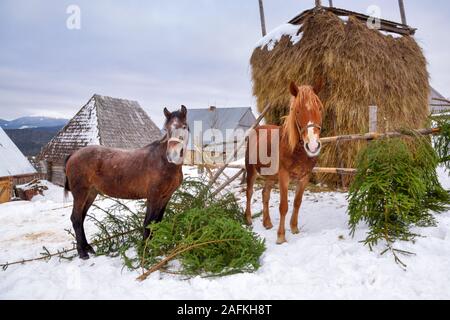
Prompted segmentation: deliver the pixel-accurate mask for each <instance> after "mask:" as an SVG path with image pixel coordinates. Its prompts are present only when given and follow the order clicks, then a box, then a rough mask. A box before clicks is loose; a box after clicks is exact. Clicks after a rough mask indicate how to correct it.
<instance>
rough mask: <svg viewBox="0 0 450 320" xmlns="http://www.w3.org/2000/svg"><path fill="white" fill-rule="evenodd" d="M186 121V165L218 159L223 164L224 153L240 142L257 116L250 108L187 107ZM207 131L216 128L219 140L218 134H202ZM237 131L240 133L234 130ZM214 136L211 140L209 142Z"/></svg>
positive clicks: (229, 151)
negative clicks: (188, 137)
mask: <svg viewBox="0 0 450 320" xmlns="http://www.w3.org/2000/svg"><path fill="white" fill-rule="evenodd" d="M187 120H188V124H189V128H190V131H191V132H190V139H189V143H188V145H187V154H186V156H185V164H189V165H193V164H198V163H196V162H197V161H200V162H202V163H207V164H213V163H215V162H216V160H217V161H220V163H222V162H223V161H224V160H225V158H226V154H230V153H231V152H233V151H234V148H236V147H237V145H238V144H239V143H240V142H241V140H242V139H243V137H244V135H243V133H245V131H247V130H248V129H250V127H251V126H252V125H253V124H254V123H255V121H256V117H255V115H254V114H253V111H252V109H251V108H249V107H244V108H217V107H215V106H211V107H209V108H207V109H189V111H188V115H187ZM197 130H201V132H200V131H199V132H197ZM207 130H218V132H220V135H221V139H222V141H220V142H219V141H218V137H215V136H214V135H212V136H208V135H206V136H205V135H204V133H205V132H206V131H207ZM238 130H240V133H241V134H238V133H237V131H238ZM197 138H199V139H197ZM213 138H214V141H212V139H213ZM199 153H201V155H200V154H199ZM242 156H243V155H242Z"/></svg>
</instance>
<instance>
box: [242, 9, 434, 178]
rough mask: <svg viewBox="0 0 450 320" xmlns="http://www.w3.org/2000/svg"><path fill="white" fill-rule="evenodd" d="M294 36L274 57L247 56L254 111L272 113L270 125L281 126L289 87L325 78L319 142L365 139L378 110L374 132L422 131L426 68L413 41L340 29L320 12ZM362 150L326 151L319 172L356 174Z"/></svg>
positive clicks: (359, 26) (347, 146)
mask: <svg viewBox="0 0 450 320" xmlns="http://www.w3.org/2000/svg"><path fill="white" fill-rule="evenodd" d="M299 32H302V33H303V36H302V39H301V40H300V41H299V42H298V43H296V44H293V43H292V42H291V38H290V36H289V35H284V36H283V37H282V38H281V39H280V41H279V42H278V43H277V44H276V45H275V47H274V48H273V50H271V51H269V50H267V47H266V46H264V47H263V48H261V47H258V48H256V49H255V51H254V52H253V55H252V57H251V61H250V63H251V66H252V78H253V93H254V95H255V96H256V98H257V105H258V109H259V111H262V110H263V108H264V107H265V106H266V105H267V104H270V105H271V106H272V110H271V111H270V112H269V114H268V115H267V117H266V122H267V123H272V124H280V123H281V118H282V117H283V116H285V115H286V114H287V112H288V108H289V102H290V95H289V90H288V88H289V82H290V81H291V80H294V81H296V82H297V84H298V85H302V84H310V85H313V84H314V83H315V82H316V81H318V79H322V80H324V81H325V87H324V89H323V90H322V91H321V93H320V95H319V96H320V98H321V100H322V102H323V104H324V111H325V115H324V123H323V133H322V136H323V137H326V136H335V135H343V134H352V133H365V132H367V131H368V130H369V128H368V127H369V108H368V106H370V105H376V106H378V131H379V132H382V131H387V130H395V129H399V128H419V127H422V126H423V125H425V123H426V119H427V116H428V114H429V111H428V94H429V82H428V72H427V68H426V64H427V63H426V60H425V57H424V55H423V53H422V50H421V48H420V47H419V46H418V44H417V43H416V42H415V40H414V38H413V37H410V36H402V37H393V36H391V35H385V34H382V33H381V32H379V31H377V30H371V29H369V28H368V27H367V26H366V25H365V24H364V23H362V22H360V21H359V20H357V19H356V18H353V17H350V18H349V20H348V21H347V22H345V21H343V20H341V19H340V18H339V17H338V16H336V15H334V14H333V13H331V12H325V11H317V12H314V13H311V14H310V15H309V16H308V17H307V18H306V19H305V20H304V23H303V25H302V26H301V27H300V30H299ZM365 143H366V142H350V143H341V144H340V145H336V144H330V145H327V146H326V147H325V148H324V150H323V153H322V155H321V159H320V166H324V167H346V168H353V167H354V165H355V158H356V155H357V153H358V151H359V150H360V149H361V147H362V146H363V145H365ZM319 179H320V180H321V181H322V182H326V183H328V184H336V183H338V182H342V181H339V179H340V178H339V177H336V176H335V175H321V176H319ZM344 179H346V178H344ZM347 182H348V181H347Z"/></svg>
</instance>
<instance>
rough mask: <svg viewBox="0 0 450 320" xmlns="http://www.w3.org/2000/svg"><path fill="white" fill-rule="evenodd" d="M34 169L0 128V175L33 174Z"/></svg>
mask: <svg viewBox="0 0 450 320" xmlns="http://www.w3.org/2000/svg"><path fill="white" fill-rule="evenodd" d="M33 173H36V170H35V169H34V167H33V166H32V165H31V163H30V162H29V161H28V159H27V158H26V157H25V156H24V155H23V153H22V152H20V150H19V148H17V146H16V145H15V144H14V142H12V140H11V139H10V138H9V137H8V135H7V134H6V133H5V131H3V129H2V128H0V177H10V176H19V175H24V174H33Z"/></svg>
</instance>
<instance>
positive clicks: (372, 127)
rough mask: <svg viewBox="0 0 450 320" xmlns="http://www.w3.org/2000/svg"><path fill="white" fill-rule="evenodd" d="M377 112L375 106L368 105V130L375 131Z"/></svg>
mask: <svg viewBox="0 0 450 320" xmlns="http://www.w3.org/2000/svg"><path fill="white" fill-rule="evenodd" d="M377 113H378V107H377V106H370V107H369V132H377V131H378V129H377V123H378V120H377Z"/></svg>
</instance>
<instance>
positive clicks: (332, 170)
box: [206, 164, 356, 184]
mask: <svg viewBox="0 0 450 320" xmlns="http://www.w3.org/2000/svg"><path fill="white" fill-rule="evenodd" d="M206 167H207V168H211V169H216V168H217V166H214V165H206ZM228 168H230V169H245V166H244V165H243V164H234V165H229V166H228ZM312 172H313V173H330V174H343V175H352V174H356V169H353V168H322V167H315V168H314V169H313V171H312ZM230 179H231V178H230ZM234 180H235V179H234ZM231 182H232V181H230V183H231ZM228 184H229V183H228Z"/></svg>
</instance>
